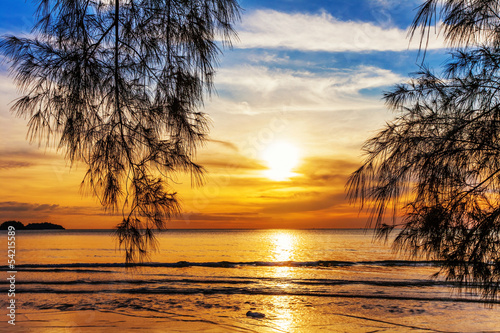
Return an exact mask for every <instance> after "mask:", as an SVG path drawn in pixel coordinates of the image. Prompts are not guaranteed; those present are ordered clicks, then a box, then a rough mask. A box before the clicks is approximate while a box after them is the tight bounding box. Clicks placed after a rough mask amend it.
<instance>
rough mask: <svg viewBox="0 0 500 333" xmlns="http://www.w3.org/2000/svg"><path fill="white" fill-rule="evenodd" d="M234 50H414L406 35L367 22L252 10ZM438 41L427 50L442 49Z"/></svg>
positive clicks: (415, 42) (240, 30) (326, 14)
mask: <svg viewBox="0 0 500 333" xmlns="http://www.w3.org/2000/svg"><path fill="white" fill-rule="evenodd" d="M238 35H239V38H240V42H239V43H235V47H237V48H243V49H247V48H267V49H292V50H302V51H327V52H345V51H355V52H356V51H404V50H407V49H417V48H418V47H419V43H418V41H413V42H411V43H409V40H408V38H407V31H406V30H402V29H399V28H397V27H382V26H379V25H376V24H374V23H371V22H358V21H340V20H338V19H336V18H335V17H333V16H332V15H330V14H328V13H326V12H323V13H320V14H303V13H295V14H290V13H284V12H279V11H275V10H256V11H253V12H250V13H249V14H247V15H245V16H244V17H243V20H242V23H241V26H240V27H239V28H238ZM442 47H443V43H442V41H441V40H440V39H439V38H436V39H435V40H431V41H430V43H429V45H428V48H429V49H433V48H442Z"/></svg>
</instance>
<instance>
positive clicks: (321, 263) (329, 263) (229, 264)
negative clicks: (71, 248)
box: [3, 260, 441, 270]
mask: <svg viewBox="0 0 500 333" xmlns="http://www.w3.org/2000/svg"><path fill="white" fill-rule="evenodd" d="M440 265H441V262H440V261H432V260H427V261H413V260H376V261H338V260H318V261H240V262H233V261H217V262H189V261H179V262H175V263H161V262H145V263H133V264H125V263H67V264H22V265H16V268H17V269H18V270H29V269H41V268H50V269H61V268H66V269H68V268H114V267H165V268H184V267H214V268H217V267H219V268H238V267H245V266H254V267H313V268H314V267H317V268H322V267H349V266H384V267H387V266H395V267H405V266H419V267H422V266H428V267H437V266H440ZM3 268H4V269H5V270H7V267H6V266H3Z"/></svg>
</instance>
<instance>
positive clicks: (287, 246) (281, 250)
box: [271, 231, 296, 261]
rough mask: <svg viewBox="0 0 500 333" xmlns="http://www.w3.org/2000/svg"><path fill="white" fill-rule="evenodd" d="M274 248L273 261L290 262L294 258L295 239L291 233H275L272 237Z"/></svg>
mask: <svg viewBox="0 0 500 333" xmlns="http://www.w3.org/2000/svg"><path fill="white" fill-rule="evenodd" d="M271 241H272V246H274V261H291V260H293V258H294V257H295V252H296V239H295V236H294V235H293V234H292V233H289V232H286V231H277V232H275V233H274V234H273V235H272V237H271Z"/></svg>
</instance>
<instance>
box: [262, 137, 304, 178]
mask: <svg viewBox="0 0 500 333" xmlns="http://www.w3.org/2000/svg"><path fill="white" fill-rule="evenodd" d="M262 158H263V159H264V161H266V163H267V167H268V168H269V169H268V170H266V171H265V175H266V177H268V178H269V179H272V180H276V181H283V180H287V179H289V178H290V177H292V176H293V175H294V173H293V172H292V170H293V169H294V168H295V167H296V166H297V164H298V162H299V151H298V149H297V148H296V147H295V146H293V145H291V144H289V143H287V142H276V143H273V144H271V145H270V146H268V147H267V148H266V150H265V151H264V153H263V154H262Z"/></svg>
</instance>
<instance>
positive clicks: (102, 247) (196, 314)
mask: <svg viewBox="0 0 500 333" xmlns="http://www.w3.org/2000/svg"><path fill="white" fill-rule="evenodd" d="M2 238H4V239H2V243H1V244H0V246H4V245H5V244H4V243H3V242H5V238H6V237H2ZM158 240H159V251H158V252H157V253H154V254H152V256H151V257H150V258H149V261H146V262H144V263H142V264H138V265H136V266H134V267H132V268H127V267H125V265H124V257H123V253H122V252H120V251H119V250H117V249H116V243H115V239H114V238H113V236H112V231H109V230H103V231H84V230H80V231H74V230H63V231H19V232H18V234H16V269H17V273H16V296H15V300H16V321H15V323H16V325H15V327H13V326H12V325H9V324H8V323H7V320H8V317H7V316H5V314H4V313H5V309H6V306H7V305H8V303H7V302H8V297H7V292H6V290H5V289H6V288H5V287H7V282H6V279H2V280H3V281H4V282H3V284H4V287H3V289H4V290H5V292H4V297H2V298H1V307H2V314H3V315H2V318H4V322H3V323H2V324H1V325H2V328H3V329H10V330H12V331H19V332H31V331H34V332H86V331H93V332H105V331H106V332H115V331H148V332H373V331H377V332H407V331H412V332H478V331H488V332H494V331H499V329H500V309H499V308H498V305H496V306H494V307H492V308H491V307H487V306H485V305H484V304H482V303H481V301H480V298H478V297H477V296H475V295H472V294H467V293H462V294H460V293H458V292H457V291H456V290H455V288H454V285H453V284H451V283H448V282H446V281H444V280H443V279H441V278H437V279H433V278H432V277H431V276H432V274H434V273H435V272H437V271H438V270H439V265H438V263H436V262H431V261H425V260H421V261H411V260H408V258H405V257H403V256H401V255H396V254H394V253H393V252H392V251H391V249H390V244H385V243H381V242H377V241H374V239H373V233H372V232H371V231H364V230H191V231H190V230H172V231H166V232H162V233H161V234H159V235H158ZM5 271H6V270H5ZM4 274H7V273H4ZM249 311H250V315H247V314H248V313H249ZM253 314H259V315H258V316H253Z"/></svg>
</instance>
